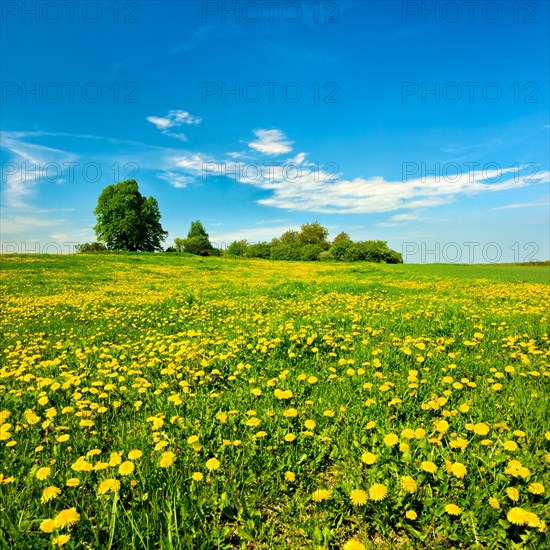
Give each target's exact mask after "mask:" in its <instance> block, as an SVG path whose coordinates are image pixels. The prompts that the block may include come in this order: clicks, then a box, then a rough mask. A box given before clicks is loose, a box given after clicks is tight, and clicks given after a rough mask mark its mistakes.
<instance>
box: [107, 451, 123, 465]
mask: <svg viewBox="0 0 550 550" xmlns="http://www.w3.org/2000/svg"><path fill="white" fill-rule="evenodd" d="M121 462H122V453H119V452H114V453H111V456H110V457H109V466H118V465H119V464H120V463H121Z"/></svg>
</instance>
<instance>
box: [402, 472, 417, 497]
mask: <svg viewBox="0 0 550 550" xmlns="http://www.w3.org/2000/svg"><path fill="white" fill-rule="evenodd" d="M401 487H402V488H403V490H404V491H405V492H406V493H411V494H412V493H414V492H416V489H417V488H418V485H417V483H416V481H415V480H414V479H413V478H412V477H411V476H404V477H402V478H401Z"/></svg>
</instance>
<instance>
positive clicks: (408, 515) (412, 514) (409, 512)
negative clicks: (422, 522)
mask: <svg viewBox="0 0 550 550" xmlns="http://www.w3.org/2000/svg"><path fill="white" fill-rule="evenodd" d="M405 517H406V518H407V519H410V520H413V521H414V520H415V519H416V518H417V517H418V514H417V513H416V512H415V511H414V510H407V511H406V512H405Z"/></svg>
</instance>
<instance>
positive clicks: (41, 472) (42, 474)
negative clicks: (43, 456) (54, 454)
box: [36, 466, 52, 481]
mask: <svg viewBox="0 0 550 550" xmlns="http://www.w3.org/2000/svg"><path fill="white" fill-rule="evenodd" d="M51 473H52V469H51V468H49V467H48V466H44V467H42V468H39V469H38V471H37V472H36V479H39V480H40V481H42V480H44V479H46V478H47V477H49V475H50V474H51Z"/></svg>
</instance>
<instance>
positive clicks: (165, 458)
mask: <svg viewBox="0 0 550 550" xmlns="http://www.w3.org/2000/svg"><path fill="white" fill-rule="evenodd" d="M175 459H176V455H175V454H174V453H173V452H172V451H165V452H164V453H162V454H161V455H160V461H159V466H160V467H161V468H169V467H170V466H172V464H174V460H175Z"/></svg>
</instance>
